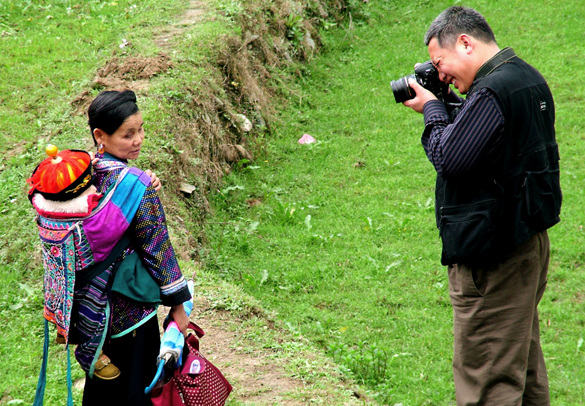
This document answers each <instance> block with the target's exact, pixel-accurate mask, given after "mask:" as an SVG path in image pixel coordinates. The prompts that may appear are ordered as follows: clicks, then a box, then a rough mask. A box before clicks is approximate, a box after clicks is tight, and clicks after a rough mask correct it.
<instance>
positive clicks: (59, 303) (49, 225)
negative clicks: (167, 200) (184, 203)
mask: <svg viewBox="0 0 585 406" xmlns="http://www.w3.org/2000/svg"><path fill="white" fill-rule="evenodd" d="M149 184H150V177H149V176H148V175H146V174H145V173H144V172H142V171H140V170H139V169H137V168H127V167H126V168H124V169H123V171H122V172H121V173H120V175H119V176H118V179H117V182H116V183H115V184H114V185H112V186H111V187H110V188H109V189H108V190H107V191H106V193H105V194H104V195H103V196H102V197H101V198H100V199H99V203H98V204H97V207H95V208H94V209H93V210H91V211H90V212H89V213H88V214H85V215H82V216H78V217H71V218H66V215H65V214H63V212H62V211H58V212H54V211H51V207H54V206H55V205H54V203H55V202H47V201H46V200H44V198H43V197H42V196H40V195H35V196H34V197H33V199H32V202H33V205H34V206H35V209H37V212H38V213H39V216H38V217H37V225H38V229H39V236H40V239H41V246H42V254H43V267H44V291H45V307H44V317H45V319H46V320H47V321H48V322H51V323H54V324H55V325H56V327H57V331H58V333H59V334H61V335H62V336H64V337H65V340H66V342H67V343H69V338H70V327H71V316H72V310H73V299H74V293H75V289H76V280H77V281H78V282H79V280H80V279H85V280H87V279H88V274H91V273H92V272H94V271H95V269H96V268H100V267H101V268H102V269H104V265H105V266H106V267H107V265H109V264H106V262H108V261H109V262H110V263H111V262H113V260H115V259H116V258H117V257H118V256H119V255H116V252H115V251H121V250H120V249H119V247H120V246H121V245H123V242H121V241H123V240H124V239H127V237H126V236H125V233H126V231H127V229H128V227H129V225H130V223H131V222H132V219H133V218H134V216H135V214H136V212H137V210H138V207H139V206H140V202H141V201H142V197H143V196H144V194H145V192H146V188H147V187H148V185H149ZM94 191H95V189H94ZM97 196H98V197H99V195H97ZM79 198H82V199H87V196H85V197H84V195H82V196H80V197H79ZM63 204H66V203H63ZM56 205H57V207H58V206H59V205H62V203H61V202H58V203H56ZM90 206H91V205H90ZM126 246H127V245H126ZM122 248H125V247H122ZM113 251H114V252H113ZM89 277H90V278H91V275H90V276H89ZM47 350H48V326H47V325H46V326H45V351H44V355H43V366H42V368H41V375H40V377H39V384H38V386H37V396H36V398H35V403H34V405H42V401H43V400H42V399H43V395H44V385H45V375H46V362H47ZM67 350H68V351H69V349H68V347H67ZM70 379H71V378H70V370H69V367H68V384H69V386H70Z"/></svg>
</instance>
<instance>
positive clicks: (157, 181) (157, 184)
mask: <svg viewBox="0 0 585 406" xmlns="http://www.w3.org/2000/svg"><path fill="white" fill-rule="evenodd" d="M144 173H146V174H147V175H148V176H150V183H151V184H152V187H153V188H154V190H156V191H157V192H158V191H159V190H160V188H161V187H162V184H161V183H160V179H159V178H158V176H156V173H154V172H153V171H151V170H150V169H147V170H145V171H144Z"/></svg>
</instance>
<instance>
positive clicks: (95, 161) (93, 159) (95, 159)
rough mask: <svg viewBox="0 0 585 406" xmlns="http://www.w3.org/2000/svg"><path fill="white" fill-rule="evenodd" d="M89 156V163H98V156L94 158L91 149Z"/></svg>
mask: <svg viewBox="0 0 585 406" xmlns="http://www.w3.org/2000/svg"><path fill="white" fill-rule="evenodd" d="M89 158H90V159H91V164H92V165H93V166H95V164H97V163H98V161H99V160H100V159H99V158H96V157H95V152H93V151H90V152H89Z"/></svg>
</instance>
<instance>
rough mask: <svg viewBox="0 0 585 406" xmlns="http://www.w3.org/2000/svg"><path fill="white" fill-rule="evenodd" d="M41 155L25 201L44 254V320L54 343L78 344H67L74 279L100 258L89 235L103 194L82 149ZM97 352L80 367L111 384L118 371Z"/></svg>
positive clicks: (29, 181) (97, 218)
mask: <svg viewBox="0 0 585 406" xmlns="http://www.w3.org/2000/svg"><path fill="white" fill-rule="evenodd" d="M46 152H47V155H49V157H48V158H46V159H45V160H44V161H42V162H41V163H40V164H39V165H38V166H37V168H36V169H35V170H34V172H33V174H32V176H31V177H30V178H29V179H28V180H27V182H28V183H29V185H30V186H31V189H30V191H29V199H30V201H31V203H32V205H33V207H34V208H35V210H36V212H37V214H38V216H37V225H38V228H39V236H40V238H41V246H42V254H43V268H44V291H45V307H44V317H45V319H46V320H48V321H49V322H52V323H53V324H55V325H56V327H57V342H58V343H63V344H69V343H72V344H82V343H80V342H75V339H73V340H71V338H72V336H76V335H77V334H75V333H74V334H71V333H72V332H73V331H72V330H74V326H72V314H74V313H75V311H74V307H75V303H74V294H75V291H76V274H81V273H82V272H84V271H86V270H87V269H90V268H91V267H92V266H94V265H95V264H96V262H97V261H96V260H99V259H101V258H99V257H98V255H96V254H95V253H94V252H92V241H91V235H90V233H91V228H92V222H93V223H95V222H96V221H99V217H100V215H99V214H98V212H99V211H100V209H101V206H102V204H101V203H103V199H102V198H103V197H104V195H102V194H99V193H97V190H96V188H95V186H94V185H93V170H92V157H91V156H90V154H89V153H87V152H85V151H81V150H65V151H61V152H59V151H58V149H57V147H55V146H52V145H49V146H48V147H47V149H46ZM112 237H113V238H116V236H112ZM77 279H79V276H78V278H77ZM74 324H75V323H74ZM102 334H105V332H102ZM97 348H99V355H97V354H96V356H94V357H92V358H91V360H90V361H88V362H87V363H85V365H84V363H83V362H81V361H80V365H81V366H82V368H83V369H84V370H86V371H89V370H91V371H92V372H93V376H96V377H98V378H100V379H105V380H111V379H116V378H117V377H118V376H119V375H120V370H119V369H118V368H117V367H116V366H115V365H113V364H112V363H111V362H110V359H109V358H108V357H107V355H106V354H104V353H103V351H102V349H101V346H100V347H97ZM96 353H97V351H96Z"/></svg>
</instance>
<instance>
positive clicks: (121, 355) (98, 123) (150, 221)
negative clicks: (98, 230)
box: [73, 90, 191, 406]
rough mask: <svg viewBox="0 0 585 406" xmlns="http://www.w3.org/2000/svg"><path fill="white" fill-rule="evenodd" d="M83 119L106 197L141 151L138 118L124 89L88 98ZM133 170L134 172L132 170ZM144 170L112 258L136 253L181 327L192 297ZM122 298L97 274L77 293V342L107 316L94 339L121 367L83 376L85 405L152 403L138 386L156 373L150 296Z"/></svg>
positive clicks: (154, 320)
mask: <svg viewBox="0 0 585 406" xmlns="http://www.w3.org/2000/svg"><path fill="white" fill-rule="evenodd" d="M88 117H89V121H88V123H89V126H90V130H91V134H92V137H93V139H94V141H95V143H96V145H97V146H98V153H97V155H96V158H98V161H97V163H96V164H95V165H94V167H95V179H94V184H95V186H96V188H97V191H98V192H100V193H104V194H106V193H107V191H108V189H109V188H111V187H113V186H114V185H116V184H117V182H118V178H119V177H120V176H121V175H122V174H124V173H126V171H128V160H132V159H136V158H138V155H139V154H140V150H141V147H142V142H143V140H144V127H143V121H142V115H141V113H140V111H139V110H138V106H137V105H136V96H135V94H134V92H132V91H129V90H127V91H123V92H117V91H105V92H102V93H100V94H99V95H98V96H97V97H96V98H95V100H94V101H93V102H92V103H91V105H90V107H89V110H88ZM132 170H133V171H136V168H134V169H132ZM148 174H149V175H151V176H152V179H153V181H152V182H151V183H150V184H149V185H148V187H147V188H146V190H145V192H144V194H143V196H142V198H141V200H140V202H139V205H138V209H137V210H136V214H135V215H134V217H133V219H132V222H131V223H130V226H129V227H128V230H127V231H126V233H125V236H126V237H129V240H130V242H129V246H128V247H127V248H125V249H123V251H122V253H121V254H120V255H119V258H118V259H117V260H116V262H117V263H120V262H121V263H122V264H123V263H124V261H123V260H124V259H125V258H127V257H129V256H130V255H132V254H133V255H134V256H137V257H139V259H140V263H141V264H142V265H143V266H144V267H145V268H146V270H147V271H148V273H149V274H150V276H151V277H152V279H153V280H154V281H155V282H156V284H157V285H158V287H159V289H160V291H159V292H154V293H155V296H156V294H160V301H161V303H162V304H163V305H165V306H170V307H171V310H170V317H171V318H172V319H174V320H175V321H176V322H177V324H178V325H179V328H180V329H181V331H183V332H185V330H186V329H187V325H188V318H187V316H186V313H185V310H184V308H183V302H185V301H186V300H188V299H190V298H191V294H190V293H189V290H188V287H187V282H186V281H185V279H184V278H183V275H182V274H181V271H180V269H179V265H178V262H177V259H176V256H175V252H174V250H173V247H172V245H171V242H170V239H169V235H168V231H167V228H166V225H165V215H164V211H163V206H162V204H161V201H160V200H159V197H158V195H157V191H156V189H155V187H157V186H158V187H160V183H159V182H158V179H157V178H156V176H153V175H152V174H150V173H148ZM104 227H105V228H106V229H108V228H109V227H114V228H115V227H116V225H115V224H110V225H108V224H104ZM136 254H137V255H136ZM139 265H140V264H139ZM127 284H133V283H130V282H128V283H127ZM141 286H142V285H141ZM123 288H124V286H122V290H123ZM130 288H132V286H130ZM150 290H152V289H150ZM135 293H136V292H135ZM142 293H144V294H145V296H149V294H150V293H153V292H152V291H150V292H137V294H138V295H140V294H142ZM128 296H132V294H127V293H126V292H117V291H113V292H109V288H108V283H107V282H106V281H103V280H100V278H96V279H94V280H92V281H91V282H89V283H88V284H87V285H86V286H85V287H83V288H80V289H78V290H77V291H76V294H75V302H76V303H78V304H79V306H78V307H77V309H78V310H77V314H74V317H73V320H77V321H76V322H77V323H78V324H79V326H78V327H79V330H83V329H84V327H85V328H86V333H85V334H86V336H85V337H82V340H83V341H87V340H88V339H89V341H92V340H91V339H92V338H94V339H95V338H97V337H92V331H99V328H98V327H97V326H99V325H100V324H101V323H103V322H104V321H105V323H106V324H107V325H108V328H107V334H106V336H105V339H104V337H99V338H100V339H101V340H102V342H103V350H104V352H105V354H107V355H108V356H109V359H110V360H111V362H112V363H113V364H114V365H115V366H116V367H117V368H119V369H120V371H121V375H120V376H119V377H118V378H116V379H113V380H102V379H92V378H90V376H89V374H88V377H87V379H86V383H85V389H84V395H83V405H84V406H89V405H98V404H99V405H102V404H104V403H107V404H108V406H111V405H118V404H119V405H124V406H128V405H150V400H149V399H148V397H147V396H146V395H145V394H144V389H145V387H147V386H148V384H149V383H150V381H151V380H152V377H153V376H154V374H155V372H156V359H157V355H158V351H159V347H160V333H159V325H158V320H157V317H156V306H153V305H152V304H151V303H149V299H146V298H145V299H144V300H141V299H140V298H134V299H129V298H128ZM104 301H108V302H109V307H110V313H111V317H110V320H107V315H106V320H104V317H103V316H104V315H103V314H95V313H93V312H92V309H93V308H98V309H99V308H100V306H95V305H94V304H95V303H103V302H104ZM151 302H152V301H151ZM82 334H83V333H82ZM87 349H88V350H89V351H88V354H87V356H89V357H92V356H94V354H95V349H94V348H92V347H91V346H89V347H88V348H87ZM92 350H94V351H92ZM76 356H77V358H78V359H80V358H83V356H84V354H83V348H82V349H81V351H80V349H79V348H78V350H77V351H76ZM106 362H108V360H106ZM98 364H100V361H99V360H98ZM99 366H101V365H98V366H97V367H99ZM104 395H105V396H104ZM104 398H107V401H104Z"/></svg>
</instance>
